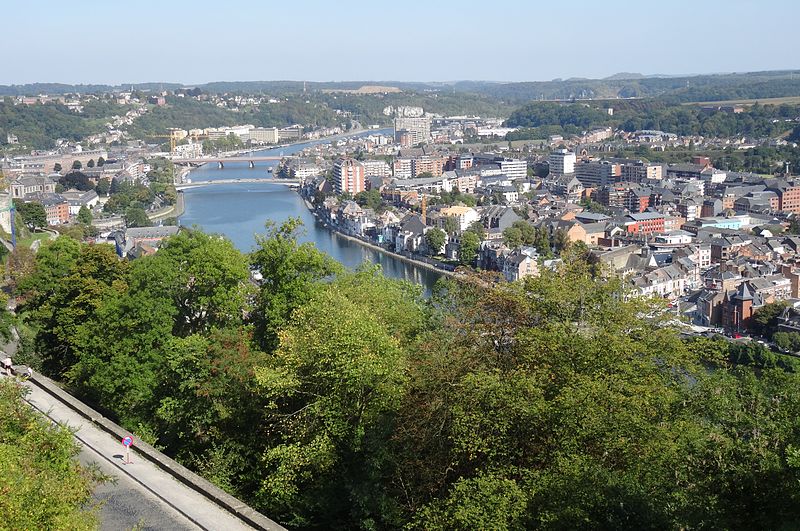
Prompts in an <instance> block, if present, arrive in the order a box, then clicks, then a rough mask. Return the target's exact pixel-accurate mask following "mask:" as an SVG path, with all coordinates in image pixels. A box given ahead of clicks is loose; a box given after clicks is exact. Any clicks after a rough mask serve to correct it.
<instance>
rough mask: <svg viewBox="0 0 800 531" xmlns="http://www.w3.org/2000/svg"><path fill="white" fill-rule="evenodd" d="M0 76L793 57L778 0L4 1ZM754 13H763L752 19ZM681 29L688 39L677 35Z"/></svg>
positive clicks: (787, 18)
mask: <svg viewBox="0 0 800 531" xmlns="http://www.w3.org/2000/svg"><path fill="white" fill-rule="evenodd" d="M11 3H12V7H11V8H10V9H8V10H6V11H7V12H6V13H5V18H6V24H5V28H4V32H5V33H4V36H5V38H6V42H7V43H12V44H11V48H12V50H13V53H9V54H7V56H6V58H5V66H6V68H5V69H4V71H3V73H2V74H0V84H25V83H35V82H56V83H68V84H113V85H117V84H127V83H142V82H175V83H182V84H186V85H193V84H202V83H206V82H212V81H222V80H227V81H238V80H278V79H281V80H307V81H346V80H359V81H361V80H363V81H403V82H408V81H421V82H424V81H452V80H467V79H469V80H487V81H508V82H514V81H544V80H552V79H568V78H576V77H578V78H592V79H595V78H604V77H608V76H610V75H614V74H616V73H619V72H631V73H641V74H644V75H665V76H673V75H691V74H708V73H722V72H747V71H762V70H788V69H794V68H797V67H800V64H798V62H797V59H796V57H794V54H793V53H792V52H793V50H792V48H791V47H790V46H789V45H788V44H787V43H786V39H785V36H786V35H788V34H790V33H789V32H790V31H791V22H792V21H793V20H796V18H797V15H798V14H800V6H798V5H796V4H793V3H791V2H789V1H785V0H777V1H773V2H769V3H768V4H767V5H759V4H756V3H755V2H751V1H745V0H740V1H733V2H720V1H716V0H715V1H710V2H703V3H702V4H701V3H691V2H688V1H686V0H678V1H675V2H673V3H672V4H671V5H670V6H669V9H665V8H657V9H655V10H654V9H642V8H641V6H640V5H637V4H636V3H634V2H609V3H606V4H603V5H596V4H593V3H590V2H588V1H586V2H583V1H579V2H576V3H575V4H573V6H574V8H573V9H569V10H566V9H564V8H560V7H558V6H554V5H540V6H532V5H528V4H526V3H522V2H517V1H506V2H500V3H495V4H492V5H491V7H490V9H491V11H490V12H488V13H487V6H486V5H485V4H483V3H480V2H477V1H472V0H467V1H463V2H457V3H456V2H442V3H440V4H436V5H425V6H424V8H422V7H421V6H419V5H414V4H412V5H408V4H403V5H384V4H382V5H380V6H375V5H372V4H368V3H366V2H360V1H359V2H349V3H348V5H347V6H346V7H342V6H341V5H331V4H327V3H324V2H320V1H305V2H294V3H293V4H292V5H282V4H279V5H269V6H266V5H260V4H253V3H252V2H245V1H242V0H235V1H232V2H228V3H226V4H225V6H224V7H223V6H219V5H215V4H212V3H211V2H207V1H199V2H192V3H188V2H176V3H169V4H158V3H155V2H149V1H146V2H143V3H142V4H140V5H139V6H138V7H137V9H136V10H135V11H133V10H132V9H130V8H128V7H126V6H121V5H108V4H105V3H101V2H97V1H95V0H90V1H87V2H80V3H79V4H70V5H64V4H58V3H56V2H54V1H52V0H45V1H43V2H40V3H39V4H37V9H36V11H31V10H30V9H26V8H27V5H26V4H23V3H22V2H18V1H17V0H12V2H11ZM754 20H756V21H759V20H763V21H764V22H762V23H754ZM687 36H688V37H690V38H687Z"/></svg>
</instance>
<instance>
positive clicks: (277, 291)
mask: <svg viewBox="0 0 800 531" xmlns="http://www.w3.org/2000/svg"><path fill="white" fill-rule="evenodd" d="M301 230H302V227H301V226H300V225H299V222H298V221H297V220H290V221H289V222H287V223H286V224H284V225H281V226H276V225H269V226H268V227H267V230H266V232H265V234H264V235H262V236H259V237H258V238H257V245H256V248H255V250H254V251H253V252H252V253H251V254H249V255H245V254H242V253H240V252H239V251H238V250H236V248H235V247H234V246H233V244H231V242H230V241H229V240H227V239H225V238H223V237H219V236H214V235H207V234H204V233H202V232H200V231H197V230H191V229H190V230H185V229H184V230H182V231H181V232H180V233H179V234H178V235H176V236H174V237H172V238H171V239H169V240H167V241H166V242H165V243H164V245H163V246H162V248H161V249H160V250H159V252H158V253H156V254H155V255H152V256H146V257H142V258H140V259H137V260H134V261H132V262H124V261H120V260H118V259H117V257H116V256H115V255H114V253H113V250H112V249H111V248H109V247H106V246H104V245H91V244H80V243H78V242H75V241H74V240H69V239H67V238H64V237H61V238H58V239H56V240H54V241H52V242H49V243H46V244H44V245H43V246H42V248H41V249H40V251H39V253H38V254H37V255H36V258H35V260H36V266H35V268H33V269H32V270H31V272H30V273H29V274H28V275H27V276H26V277H25V278H24V279H22V280H21V281H20V282H19V288H18V293H17V296H18V297H19V299H18V300H19V301H20V308H19V309H20V314H21V316H22V318H23V320H24V322H25V323H26V325H27V327H28V328H29V330H30V331H31V332H30V333H31V336H30V338H29V340H30V341H29V342H30V343H32V344H33V345H35V352H36V353H37V355H38V356H40V358H38V360H37V359H36V357H35V356H33V355H32V354H31V352H33V350H31V351H28V353H27V354H29V355H31V360H32V361H33V362H35V363H38V368H40V369H41V370H42V371H44V372H45V373H46V374H49V375H51V376H53V377H56V378H58V379H60V380H61V381H62V382H63V383H64V384H65V385H67V386H68V387H69V388H70V389H71V390H72V391H73V392H75V393H77V394H78V395H79V396H80V397H81V398H83V399H84V400H87V401H89V402H91V403H93V404H100V405H102V406H103V407H105V408H107V409H109V410H111V411H112V412H113V413H114V414H115V415H116V417H117V420H119V421H120V422H121V423H122V424H123V425H124V426H126V427H128V428H129V429H131V430H133V431H134V432H136V433H144V434H146V435H147V436H148V437H149V438H150V440H152V441H153V442H154V444H157V445H159V446H161V447H163V448H164V450H165V452H167V453H168V454H170V455H172V456H174V457H175V458H176V459H178V460H179V461H181V462H183V463H184V464H186V465H187V466H189V467H191V468H193V469H195V470H196V471H198V472H199V473H201V474H203V475H204V476H206V477H207V478H209V479H210V480H211V481H213V482H215V483H216V484H218V485H220V486H221V487H222V488H224V489H226V490H227V491H229V492H231V493H232V494H234V495H236V496H238V497H240V498H242V499H243V500H245V501H246V502H248V503H250V504H253V505H254V506H255V507H256V508H258V509H259V510H260V511H262V512H263V513H264V514H266V515H268V516H269V517H271V518H273V519H275V520H277V521H280V522H281V523H282V524H284V525H287V526H289V527H290V528H296V529H354V528H361V529H378V528H382V529H401V528H405V529H476V528H479V529H486V528H488V529H576V528H578V529H597V528H615V529H618V528H623V529H634V528H635V529H643V528H644V529H664V528H672V529H689V528H704V527H706V528H725V529H739V528H766V529H774V528H782V527H783V528H786V527H787V526H788V527H791V526H792V525H793V523H794V522H796V521H798V519H800V504H799V503H798V502H799V501H800V499H798V494H797V492H798V491H797V488H796V486H797V482H798V480H800V469H799V468H798V467H800V450H798V449H800V420H798V419H800V392H798V389H800V380H798V378H800V376H798V373H797V372H795V366H794V364H775V363H772V364H767V363H762V362H761V361H763V360H769V359H770V358H769V356H764V355H761V354H759V353H758V352H756V353H749V352H748V353H743V352H738V351H737V352H733V351H731V347H729V344H728V343H727V342H726V341H725V340H721V339H698V340H692V341H689V340H684V339H682V338H681V337H680V335H679V334H678V333H677V332H676V330H674V329H672V328H671V327H670V326H669V325H667V324H666V322H665V321H666V319H668V318H669V317H668V316H665V315H664V312H665V310H666V309H665V308H664V306H663V302H660V301H654V300H648V299H641V298H629V297H626V296H625V294H626V289H627V288H626V284H625V283H624V282H623V281H622V280H621V279H619V278H616V277H614V276H613V275H611V276H609V275H604V274H600V273H601V272H600V271H598V270H597V268H596V267H595V266H593V265H591V264H588V263H587V262H586V261H585V260H584V257H583V255H582V254H581V252H580V249H571V250H570V249H568V250H566V251H565V253H564V255H563V258H564V264H563V265H562V266H560V267H559V268H558V269H556V270H552V271H551V270H544V271H543V272H542V274H541V276H539V277H528V278H526V279H525V280H524V281H522V282H517V283H510V284H509V283H494V282H492V281H491V278H489V277H482V276H465V277H462V278H459V279H453V280H448V281H445V282H442V283H441V284H440V285H439V286H438V287H437V289H436V291H435V293H434V295H433V296H432V297H431V298H429V299H426V298H424V297H423V296H422V293H421V290H420V289H419V287H417V286H413V285H411V284H408V283H405V282H400V281H395V280H390V279H387V278H386V277H384V276H383V275H382V274H381V272H380V270H379V269H378V268H376V267H374V266H364V267H362V268H361V269H359V270H357V271H346V270H344V269H343V268H342V267H341V266H340V265H339V264H337V263H336V262H335V261H333V260H332V259H331V258H330V257H328V256H326V255H324V254H323V253H321V252H320V251H318V250H317V249H316V248H315V247H314V246H313V245H312V244H308V243H299V242H298V239H297V237H298V234H299V233H300V231H301ZM251 268H255V269H257V270H259V271H260V272H261V273H262V275H263V281H261V282H260V283H258V284H254V283H252V282H251V281H250V269H251ZM23 343H25V341H23ZM753 348H756V349H757V348H759V347H753ZM25 354H26V353H23V355H25ZM759 360H761V361H759ZM120 397H122V398H121V399H120Z"/></svg>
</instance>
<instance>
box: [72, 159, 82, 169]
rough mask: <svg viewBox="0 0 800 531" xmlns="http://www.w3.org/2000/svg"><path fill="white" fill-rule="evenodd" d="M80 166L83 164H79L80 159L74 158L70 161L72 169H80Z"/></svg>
mask: <svg viewBox="0 0 800 531" xmlns="http://www.w3.org/2000/svg"><path fill="white" fill-rule="evenodd" d="M81 168H83V164H81V161H79V160H75V161H73V162H72V169H73V170H80V169H81Z"/></svg>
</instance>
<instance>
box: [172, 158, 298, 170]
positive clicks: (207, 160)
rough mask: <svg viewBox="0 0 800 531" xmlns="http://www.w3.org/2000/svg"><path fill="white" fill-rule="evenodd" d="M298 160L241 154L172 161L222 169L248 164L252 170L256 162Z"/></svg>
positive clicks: (173, 160)
mask: <svg viewBox="0 0 800 531" xmlns="http://www.w3.org/2000/svg"><path fill="white" fill-rule="evenodd" d="M293 158H296V157H295V156H292V155H286V156H283V155H281V156H264V155H256V154H250V155H248V154H240V155H237V156H235V157H203V158H193V159H172V162H173V163H174V164H189V165H192V166H199V165H201V164H207V163H209V164H210V163H212V162H216V163H217V165H218V166H219V168H220V169H222V168H224V167H225V165H226V164H228V163H230V162H247V163H248V164H249V165H250V167H251V168H253V167H255V164H256V162H276V161H280V160H284V159H293Z"/></svg>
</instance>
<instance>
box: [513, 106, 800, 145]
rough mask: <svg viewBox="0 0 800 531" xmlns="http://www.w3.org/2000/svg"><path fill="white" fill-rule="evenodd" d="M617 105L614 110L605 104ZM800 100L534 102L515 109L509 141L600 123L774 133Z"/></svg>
mask: <svg viewBox="0 0 800 531" xmlns="http://www.w3.org/2000/svg"><path fill="white" fill-rule="evenodd" d="M608 107H611V108H613V110H614V111H613V115H609V114H608V112H606V108H608ZM799 115H800V106H798V105H789V104H782V105H759V104H754V105H751V106H748V107H747V108H746V110H745V111H744V112H741V113H732V112H725V111H724V110H718V109H704V108H703V107H701V106H695V105H679V104H674V103H672V104H671V103H665V102H664V101H662V100H637V101H619V102H610V101H607V102H592V103H591V104H589V103H549V102H532V103H529V104H527V105H524V106H522V107H520V108H519V109H517V110H515V111H514V112H513V113H511V116H509V118H508V120H506V125H508V126H510V127H519V128H521V130H519V131H515V132H513V133H510V136H508V139H509V140H522V139H540V138H547V136H549V135H555V134H569V135H573V134H581V133H582V132H584V131H587V130H589V129H592V128H596V127H605V126H612V127H615V128H620V129H622V130H624V131H637V130H643V129H651V130H660V131H665V132H668V133H675V134H678V135H702V136H708V137H731V136H736V135H744V136H751V137H759V138H760V137H772V136H776V135H778V134H781V133H784V132H786V131H789V130H791V129H792V128H793V127H795V121H794V120H795V119H796V118H797V117H798V116H799Z"/></svg>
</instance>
